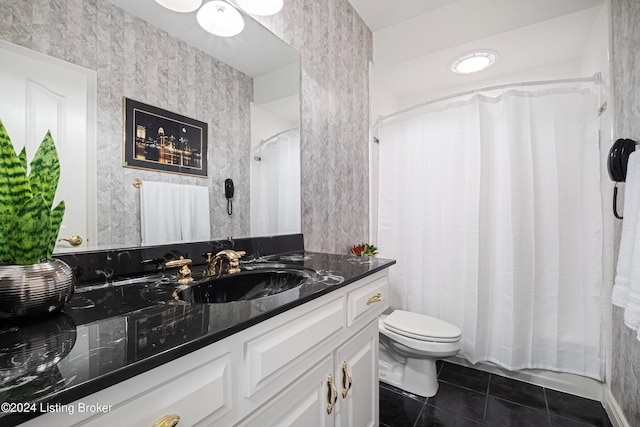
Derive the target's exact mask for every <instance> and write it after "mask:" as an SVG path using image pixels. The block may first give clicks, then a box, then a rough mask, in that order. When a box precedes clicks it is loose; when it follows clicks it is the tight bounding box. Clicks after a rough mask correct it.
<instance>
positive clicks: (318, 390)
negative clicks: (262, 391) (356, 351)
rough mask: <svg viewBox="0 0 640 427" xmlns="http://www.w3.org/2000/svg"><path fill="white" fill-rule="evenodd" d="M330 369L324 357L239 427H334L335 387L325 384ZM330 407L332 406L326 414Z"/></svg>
mask: <svg viewBox="0 0 640 427" xmlns="http://www.w3.org/2000/svg"><path fill="white" fill-rule="evenodd" d="M332 369H333V358H332V356H331V355H328V356H326V357H325V358H324V359H322V361H321V362H320V363H318V364H317V365H316V366H315V367H313V368H312V369H310V370H309V371H308V373H307V374H305V375H304V376H302V377H301V378H299V379H298V380H297V381H295V382H294V383H293V384H292V385H290V386H289V387H287V388H286V389H284V391H283V392H281V393H279V394H278V395H276V397H275V398H274V399H273V400H271V401H269V402H267V403H266V404H264V405H263V406H262V407H261V408H259V409H258V410H256V411H255V412H253V413H252V414H251V416H250V417H249V418H247V419H245V420H244V421H242V422H241V423H240V424H239V426H242V427H265V426H274V427H275V426H278V427H281V426H282V427H284V426H286V427H289V426H291V427H294V426H295V427H309V426H314V427H315V426H318V427H333V426H334V413H335V411H334V408H335V403H336V400H337V393H338V392H339V391H338V390H337V387H338V386H339V384H335V380H333V376H331V378H332V382H333V383H334V387H336V388H332V387H331V385H330V383H329V382H328V378H329V376H330V375H331V371H332ZM329 404H333V405H332V408H331V411H328V410H327V409H328V406H327V405H329Z"/></svg>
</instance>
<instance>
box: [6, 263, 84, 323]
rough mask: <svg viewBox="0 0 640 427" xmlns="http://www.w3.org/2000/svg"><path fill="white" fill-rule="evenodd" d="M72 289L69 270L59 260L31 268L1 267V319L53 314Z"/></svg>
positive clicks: (68, 296)
mask: <svg viewBox="0 0 640 427" xmlns="http://www.w3.org/2000/svg"><path fill="white" fill-rule="evenodd" d="M74 289H75V277H74V275H73V271H72V270H71V267H69V266H68V265H67V264H66V263H64V262H63V261H60V260H59V259H52V260H49V261H47V262H42V263H40V264H32V265H0V319H7V318H18V317H20V318H25V317H36V316H42V315H45V314H51V313H56V312H58V311H60V309H62V307H64V305H65V304H66V303H68V302H69V300H70V299H71V296H72V295H73V291H74Z"/></svg>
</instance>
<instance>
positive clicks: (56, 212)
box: [47, 201, 65, 258]
mask: <svg viewBox="0 0 640 427" xmlns="http://www.w3.org/2000/svg"><path fill="white" fill-rule="evenodd" d="M64 210H65V204H64V201H61V202H60V203H58V205H57V206H56V207H55V208H54V209H53V210H52V211H51V228H50V229H49V239H48V240H47V258H51V254H53V248H54V247H55V246H56V239H57V238H58V233H60V225H62V217H63V216H64Z"/></svg>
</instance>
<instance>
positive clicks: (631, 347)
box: [611, 0, 640, 426]
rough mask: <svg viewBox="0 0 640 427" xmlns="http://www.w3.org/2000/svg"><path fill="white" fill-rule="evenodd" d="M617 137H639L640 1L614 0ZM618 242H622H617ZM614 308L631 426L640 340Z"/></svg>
mask: <svg viewBox="0 0 640 427" xmlns="http://www.w3.org/2000/svg"><path fill="white" fill-rule="evenodd" d="M611 12H612V20H613V21H612V28H613V58H612V59H613V88H614V89H613V90H614V99H615V104H614V138H615V139H617V138H632V139H634V140H636V141H640V50H639V49H638V46H640V25H639V24H638V23H639V22H640V2H639V1H638V0H612V2H611ZM617 244H618V245H619V242H618V243H617ZM622 316H623V311H622V309H620V308H618V307H614V310H613V336H612V347H613V360H612V361H611V363H612V378H611V392H612V394H613V396H614V397H615V399H616V401H617V402H618V404H619V405H620V406H621V408H622V410H623V411H624V414H625V416H626V418H627V421H629V424H630V425H632V426H640V400H639V399H638V396H640V342H639V341H638V340H637V339H636V335H637V333H635V332H633V331H631V329H629V328H627V327H626V326H625V325H624V322H623V318H622Z"/></svg>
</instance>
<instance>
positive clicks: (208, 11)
mask: <svg viewBox="0 0 640 427" xmlns="http://www.w3.org/2000/svg"><path fill="white" fill-rule="evenodd" d="M156 1H157V0H156ZM196 19H197V20H198V24H200V26H201V27H202V28H203V29H204V30H206V31H208V32H210V33H211V34H214V35H216V36H220V37H233V36H235V35H237V34H240V32H241V31H242V29H243V28H244V19H243V18H242V15H241V14H240V12H238V9H236V8H235V7H233V6H231V5H230V4H229V3H227V2H225V1H221V0H213V1H210V2H209V3H205V4H204V6H202V7H201V8H200V10H199V11H198V14H197V15H196Z"/></svg>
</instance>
